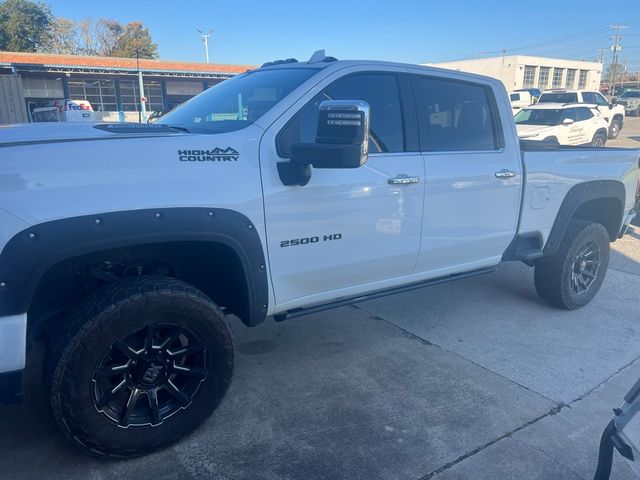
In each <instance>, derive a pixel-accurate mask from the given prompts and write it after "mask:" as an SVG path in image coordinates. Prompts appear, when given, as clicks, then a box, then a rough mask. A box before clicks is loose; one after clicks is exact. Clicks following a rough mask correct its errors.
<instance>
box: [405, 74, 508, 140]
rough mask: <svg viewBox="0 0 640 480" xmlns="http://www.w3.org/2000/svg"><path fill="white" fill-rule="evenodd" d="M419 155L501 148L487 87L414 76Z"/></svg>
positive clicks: (491, 100)
mask: <svg viewBox="0 0 640 480" xmlns="http://www.w3.org/2000/svg"><path fill="white" fill-rule="evenodd" d="M413 88H414V93H415V97H416V106H417V109H418V121H419V124H420V149H421V150H422V151H445V152H446V151H461V150H469V151H473V150H496V149H498V148H501V146H502V141H501V138H502V137H501V135H500V126H499V122H498V117H497V115H496V107H495V99H494V98H493V93H492V92H491V90H490V88H489V87H486V86H484V85H478V84H473V83H467V82H459V81H455V80H449V79H440V78H434V77H425V76H420V75H414V76H413Z"/></svg>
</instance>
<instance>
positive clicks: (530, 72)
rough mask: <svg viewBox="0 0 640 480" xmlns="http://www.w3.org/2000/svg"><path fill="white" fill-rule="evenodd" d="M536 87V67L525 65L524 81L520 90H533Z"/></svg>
mask: <svg viewBox="0 0 640 480" xmlns="http://www.w3.org/2000/svg"><path fill="white" fill-rule="evenodd" d="M535 85H536V67H535V66H534V65H525V67H524V79H523V83H522V88H533V87H535Z"/></svg>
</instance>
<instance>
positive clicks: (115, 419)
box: [45, 276, 233, 457]
mask: <svg viewBox="0 0 640 480" xmlns="http://www.w3.org/2000/svg"><path fill="white" fill-rule="evenodd" d="M60 330H61V331H63V333H62V334H61V335H59V336H58V337H57V338H55V339H54V340H53V344H52V345H51V349H50V358H49V359H48V362H47V363H48V365H50V367H49V368H48V369H45V383H46V384H47V385H48V387H49V400H50V404H51V409H52V411H53V415H54V417H55V419H56V422H57V423H58V426H59V427H60V429H61V431H62V433H63V434H64V435H65V436H66V437H67V438H68V439H70V440H71V441H72V442H74V443H76V444H78V445H80V446H82V447H84V448H86V449H88V450H90V451H91V452H93V453H95V454H97V455H101V456H108V457H127V456H136V455H141V454H144V453H147V452H150V451H153V450H156V449H159V448H161V447H163V446H166V445H168V444H170V443H172V442H174V441H176V440H178V439H179V438H181V437H183V436H184V435H187V434H188V433H190V432H192V431H193V430H194V429H195V428H197V427H198V426H199V425H200V424H201V423H202V422H203V421H204V420H205V419H206V418H208V417H209V415H211V413H213V411H214V410H215V409H216V407H217V406H218V405H219V403H220V401H221V400H222V398H223V397H224V394H225V393H226V390H227V388H228V386H229V384H230V382H231V376H232V372H233V336H232V334H231V330H230V329H229V327H228V325H227V323H226V320H225V319H224V316H223V313H222V312H221V311H220V309H219V308H218V307H216V305H215V304H213V303H212V302H211V300H209V299H208V298H207V297H206V296H205V295H204V294H202V293H201V292H200V291H198V290H197V289H195V288H193V287H191V286H190V285H188V284H186V283H184V282H181V281H179V280H175V279H172V278H168V277H161V276H154V277H151V276H150V277H136V278H130V279H125V280H122V281H118V282H115V283H113V284H110V285H107V286H105V287H103V288H102V289H99V290H97V291H96V292H94V293H93V294H91V295H90V296H89V297H88V298H87V299H86V300H85V301H83V302H82V303H80V304H79V305H77V306H76V307H75V308H74V309H73V310H72V311H71V312H70V314H69V316H68V319H67V323H66V325H65V326H64V328H61V329H60Z"/></svg>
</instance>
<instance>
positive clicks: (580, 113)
mask: <svg viewBox="0 0 640 480" xmlns="http://www.w3.org/2000/svg"><path fill="white" fill-rule="evenodd" d="M575 110H576V122H583V121H585V120H590V119H591V118H593V112H592V111H591V110H590V109H588V108H576V109H575Z"/></svg>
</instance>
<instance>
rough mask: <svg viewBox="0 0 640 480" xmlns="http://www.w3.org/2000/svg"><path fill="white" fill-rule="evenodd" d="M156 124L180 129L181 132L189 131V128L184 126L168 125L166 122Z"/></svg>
mask: <svg viewBox="0 0 640 480" xmlns="http://www.w3.org/2000/svg"><path fill="white" fill-rule="evenodd" d="M158 125H163V126H165V127H169V128H173V129H175V130H180V131H181V132H185V133H191V130H189V129H188V128H186V127H179V126H177V125H169V124H168V123H159V124H158Z"/></svg>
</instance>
